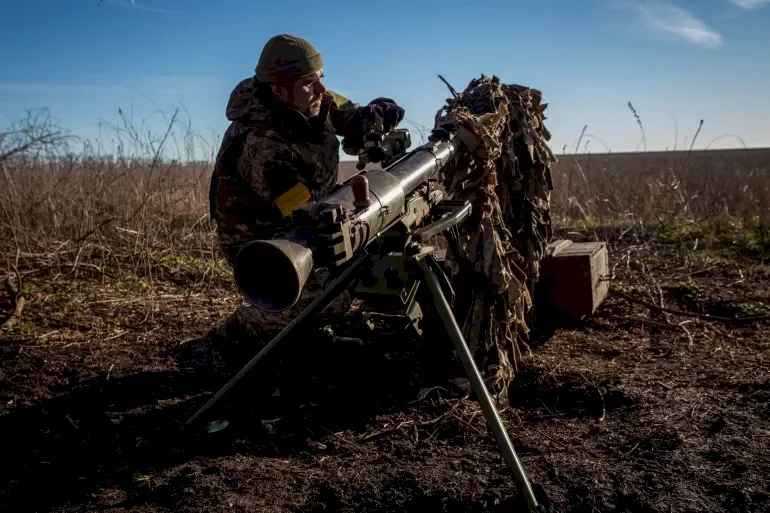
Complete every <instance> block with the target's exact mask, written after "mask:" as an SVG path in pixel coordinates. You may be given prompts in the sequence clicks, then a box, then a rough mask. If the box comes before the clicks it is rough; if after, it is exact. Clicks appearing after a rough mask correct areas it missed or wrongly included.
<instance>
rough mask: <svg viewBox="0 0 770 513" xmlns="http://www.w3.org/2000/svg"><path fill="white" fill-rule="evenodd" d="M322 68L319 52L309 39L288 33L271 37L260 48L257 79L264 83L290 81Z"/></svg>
mask: <svg viewBox="0 0 770 513" xmlns="http://www.w3.org/2000/svg"><path fill="white" fill-rule="evenodd" d="M321 68H323V60H321V54H320V53H318V50H316V49H315V48H314V47H313V45H311V44H310V42H309V41H306V40H305V39H302V38H300V37H297V36H292V35H289V34H280V35H277V36H275V37H273V38H271V39H270V40H269V41H268V42H267V43H266V44H265V47H264V48H263V49H262V54H261V55H260V56H259V63H258V64H257V68H256V70H255V71H256V76H257V80H259V81H260V82H266V83H275V82H285V81H292V80H295V79H297V78H300V77H303V76H305V75H309V74H311V73H316V72H318V71H320V70H321Z"/></svg>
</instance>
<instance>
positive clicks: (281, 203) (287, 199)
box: [273, 183, 311, 217]
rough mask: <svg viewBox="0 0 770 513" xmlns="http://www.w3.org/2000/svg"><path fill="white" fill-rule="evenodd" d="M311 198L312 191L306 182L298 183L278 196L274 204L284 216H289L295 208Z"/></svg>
mask: <svg viewBox="0 0 770 513" xmlns="http://www.w3.org/2000/svg"><path fill="white" fill-rule="evenodd" d="M310 198H311V196H310V191H309V190H308V188H307V187H305V184H303V183H298V184H297V185H295V186H294V187H292V188H291V189H289V190H288V191H286V192H284V193H283V194H281V195H280V196H278V197H277V198H276V199H275V201H274V202H273V206H274V207H276V208H278V210H280V211H281V214H282V215H283V216H284V217H287V216H290V215H291V213H292V212H293V211H294V209H296V208H298V207H301V206H302V205H304V204H305V203H307V202H308V201H310Z"/></svg>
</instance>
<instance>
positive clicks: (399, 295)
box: [185, 125, 539, 510]
mask: <svg viewBox="0 0 770 513" xmlns="http://www.w3.org/2000/svg"><path fill="white" fill-rule="evenodd" d="M474 141H475V139H474V137H473V136H471V135H470V134H469V133H468V132H466V131H464V129H462V128H459V127H456V126H453V125H444V126H441V127H439V128H437V129H434V130H433V131H432V133H431V135H430V137H429V139H428V142H427V143H425V144H423V145H421V146H419V147H417V148H415V149H414V150H412V151H410V152H408V153H407V149H408V148H409V146H410V145H411V139H410V135H409V132H408V131H407V130H404V129H399V130H395V131H393V132H391V133H389V134H387V135H381V134H370V135H369V136H367V137H366V139H365V143H364V148H363V149H362V150H360V153H359V154H358V168H359V170H361V169H363V167H364V166H365V165H366V164H367V163H369V162H374V163H382V164H383V169H374V170H369V171H362V172H360V173H358V174H356V175H354V176H353V177H351V178H350V179H348V180H346V181H345V182H343V183H341V184H339V186H338V187H337V188H336V189H335V190H334V191H333V192H332V193H331V194H330V195H329V196H327V197H326V198H325V199H323V200H322V201H320V202H318V203H317V204H316V205H315V207H316V210H315V211H316V214H315V215H314V216H313V217H312V218H313V221H312V222H310V223H305V226H304V228H303V229H302V230H299V231H294V232H292V233H291V234H290V235H287V236H279V237H277V238H274V239H271V240H258V241H252V242H249V243H248V244H246V245H244V246H243V247H242V249H241V250H240V251H239V253H238V255H237V257H236V260H235V265H234V276H235V281H236V283H237V285H238V287H239V288H240V290H241V292H242V294H243V296H244V297H245V298H246V300H248V301H249V302H250V303H251V304H252V305H254V306H255V307H257V308H260V309H263V310H266V311H272V312H277V311H283V310H286V309H288V308H290V307H291V306H293V305H294V304H295V303H296V302H297V300H298V299H299V297H300V293H301V291H302V288H303V286H304V284H305V282H306V281H307V279H308V277H309V276H310V273H311V272H312V270H313V269H314V268H317V267H326V268H328V269H329V270H330V271H332V277H331V278H330V279H329V280H328V281H327V283H326V285H325V287H324V290H323V292H322V293H321V294H320V295H319V296H317V297H316V299H314V300H313V301H312V302H311V303H310V304H309V305H308V306H307V307H306V308H305V309H304V310H302V311H301V312H300V313H299V314H298V315H297V317H295V318H294V319H293V320H292V321H291V322H290V323H289V324H288V325H287V326H286V328H284V329H283V330H282V331H281V332H280V333H279V334H278V335H277V336H276V337H275V338H273V339H272V340H271V341H270V342H269V343H268V344H267V345H266V346H265V347H264V348H263V349H262V350H261V351H260V352H259V353H258V354H257V355H256V356H255V357H254V358H252V359H251V360H250V361H249V362H248V363H247V364H246V366H244V367H243V368H242V369H241V370H240V371H239V372H238V373H237V374H236V375H235V376H234V377H233V378H232V379H231V380H230V381H229V382H228V383H227V384H225V385H224V386H223V387H222V388H221V389H220V390H219V391H218V392H217V393H216V394H215V395H214V396H213V397H212V398H211V399H210V400H209V401H208V402H207V403H206V404H205V405H204V406H203V407H201V408H200V409H199V410H198V411H197V412H196V413H195V414H194V415H193V416H192V417H190V419H189V420H188V421H187V422H186V423H185V427H187V426H189V425H191V424H193V423H194V422H195V421H196V420H197V419H198V418H200V417H201V415H203V414H204V413H205V412H206V411H207V410H208V409H209V408H211V407H212V406H213V405H214V404H215V403H217V402H218V401H220V400H221V399H222V397H223V396H224V395H225V394H227V393H228V392H229V391H230V390H231V389H232V388H233V387H234V386H235V385H236V384H237V383H238V382H239V381H240V380H241V379H242V378H243V377H244V376H246V375H247V374H248V373H249V372H251V370H252V369H253V368H254V366H255V365H256V364H257V363H258V362H259V361H260V360H262V359H263V358H264V357H265V356H266V355H267V354H268V353H269V352H270V351H271V350H272V349H274V348H275V347H276V346H277V345H279V344H281V343H282V342H284V341H285V340H286V339H287V338H288V337H289V336H290V335H291V333H292V331H293V330H295V329H296V328H297V326H299V325H301V324H303V323H305V322H307V320H308V319H313V318H314V317H315V316H316V315H317V314H319V313H320V312H321V311H322V310H323V309H324V308H326V307H327V306H328V305H329V304H330V303H331V302H332V301H333V300H334V299H335V298H336V297H337V296H338V295H339V294H340V293H341V292H342V291H343V290H344V289H349V290H350V289H352V291H353V294H354V296H355V297H356V298H357V299H360V300H361V310H362V311H364V312H365V315H369V316H371V317H372V318H376V317H377V316H380V315H381V316H384V317H388V318H391V319H392V318H394V317H396V318H402V319H403V320H404V321H405V325H407V326H411V327H413V328H414V329H415V330H416V331H417V332H418V333H421V329H420V327H419V326H420V320H421V319H422V317H423V312H422V308H421V306H420V302H419V301H418V299H417V298H418V291H419V292H422V293H423V294H422V296H423V297H425V290H424V287H425V286H426V285H427V288H428V294H427V297H428V298H430V300H431V301H432V304H433V307H434V308H435V309H436V311H437V312H438V314H439V316H440V318H441V321H442V322H443V325H444V326H445V327H446V330H447V333H448V335H449V338H450V339H451V340H452V342H453V344H454V347H455V350H456V351H457V354H458V355H459V357H460V360H461V362H462V365H463V367H464V369H465V372H466V373H467V375H468V378H469V380H470V382H471V384H472V386H473V391H474V392H475V394H476V397H477V398H478V401H479V403H480V404H481V407H482V410H483V412H484V415H485V417H486V420H487V423H488V425H489V426H490V428H491V429H492V431H493V432H494V434H495V438H496V439H497V443H498V445H499V446H500V449H501V452H502V455H503V457H504V458H505V461H506V463H507V465H508V467H509V468H510V469H511V470H512V471H513V474H514V476H515V480H516V484H517V487H518V490H519V496H520V497H522V496H523V497H524V499H525V501H526V503H527V506H528V507H529V508H530V509H533V510H534V509H538V508H539V504H538V500H537V498H536V497H535V493H534V492H533V488H532V485H531V484H530V482H529V480H528V478H527V475H526V473H525V471H524V468H523V467H522V465H521V462H520V460H519V458H518V456H517V454H516V451H515V450H514V448H513V444H512V443H511V440H510V439H509V437H508V433H507V431H506V429H505V426H504V425H503V423H502V420H501V418H500V415H499V413H498V411H497V408H496V407H495V404H494V402H493V400H492V398H491V396H490V393H489V391H488V390H487V387H486V386H485V384H484V381H483V379H482V377H481V374H480V372H479V370H478V368H477V366H476V364H475V362H474V360H473V357H472V355H471V352H470V350H469V348H468V346H467V344H466V342H465V340H464V337H463V335H462V331H461V329H460V327H459V326H458V323H457V320H456V319H455V316H454V314H453V311H452V306H451V305H450V301H453V299H454V292H453V289H452V286H451V282H450V280H449V278H448V277H447V275H446V273H445V272H444V270H443V269H442V266H441V264H440V263H439V262H438V261H437V259H436V257H435V255H434V250H435V248H433V247H431V246H429V245H428V244H427V243H428V242H429V241H430V240H431V239H432V238H434V237H435V236H437V235H444V236H445V238H446V240H447V241H448V244H449V245H450V247H451V248H452V249H453V253H454V255H460V254H461V253H460V251H459V231H458V226H459V225H460V224H461V223H462V222H463V221H464V220H465V219H466V218H467V217H468V215H469V214H470V213H471V204H470V203H469V202H466V201H456V200H452V199H451V198H448V197H446V196H447V194H446V193H445V192H444V191H443V190H442V189H441V187H440V185H439V184H440V183H441V181H440V178H441V176H442V174H443V172H444V171H445V170H446V168H447V166H448V165H449V163H450V161H451V159H452V158H453V157H454V156H455V154H457V153H458V152H460V151H471V149H472V148H471V147H472V146H475V144H474ZM343 149H345V151H346V152H347V151H348V149H347V147H346V146H345V143H344V142H343ZM318 211H320V216H319V215H318V214H317V212H318ZM308 225H309V226H308ZM466 264H467V263H466ZM264 269H270V272H269V273H265V272H264ZM421 287H423V289H422V290H420V288H421ZM447 296H449V299H448V298H447Z"/></svg>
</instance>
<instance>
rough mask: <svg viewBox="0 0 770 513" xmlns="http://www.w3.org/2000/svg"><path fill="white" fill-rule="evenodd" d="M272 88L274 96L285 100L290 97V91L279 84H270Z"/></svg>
mask: <svg viewBox="0 0 770 513" xmlns="http://www.w3.org/2000/svg"><path fill="white" fill-rule="evenodd" d="M270 90H271V91H273V96H275V97H276V98H277V99H278V100H281V101H283V102H285V101H287V100H288V99H289V91H288V90H287V89H286V88H285V87H282V86H280V85H279V84H270Z"/></svg>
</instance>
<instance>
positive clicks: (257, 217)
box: [209, 77, 403, 335]
mask: <svg viewBox="0 0 770 513" xmlns="http://www.w3.org/2000/svg"><path fill="white" fill-rule="evenodd" d="M383 102H385V103H383ZM394 107H395V108H398V107H397V106H396V105H395V103H392V100H388V99H377V100H374V101H373V102H372V103H370V104H369V105H368V106H365V107H360V106H359V105H357V104H354V103H352V102H350V101H349V100H348V99H346V98H345V97H343V96H341V95H339V94H336V93H333V92H331V91H327V93H326V95H325V98H324V101H323V105H322V107H321V113H320V114H319V115H318V116H317V117H315V118H308V117H306V116H304V115H303V114H301V113H300V112H299V111H297V110H294V109H292V108H290V107H288V106H286V105H284V104H282V103H280V102H278V101H275V100H273V97H272V93H271V91H270V89H269V86H267V85H264V84H261V83H259V82H257V81H256V80H255V79H254V78H253V77H252V78H249V79H246V80H243V81H242V82H241V83H239V84H238V85H237V86H236V87H235V89H234V90H233V92H232V94H231V95H230V100H229V102H228V105H227V118H228V119H229V120H230V121H232V123H231V124H230V127H229V128H228V129H227V131H226V133H225V135H224V138H223V141H222V146H221V148H220V151H219V154H218V155H217V159H216V162H215V165H214V171H213V173H212V177H211V185H210V191H209V201H210V209H211V212H210V214H211V218H212V219H213V220H214V223H215V225H216V228H217V238H218V245H219V248H220V250H221V252H222V254H223V255H224V256H225V258H226V259H227V261H228V262H229V263H230V265H231V266H232V265H234V262H235V257H236V255H237V253H238V251H239V250H240V248H241V247H242V245H243V244H245V243H247V242H249V241H252V240H257V239H271V238H273V237H274V236H276V235H277V234H280V233H283V232H287V231H290V230H291V224H292V217H291V215H285V213H283V212H282V211H281V209H280V208H277V205H276V202H277V201H278V200H280V198H282V197H285V195H286V194H289V195H291V191H294V190H297V189H296V188H297V187H298V186H299V187H300V188H301V190H302V191H305V193H306V194H307V200H308V201H309V202H310V203H307V204H306V206H309V205H311V204H312V202H316V201H318V200H321V199H322V198H324V197H326V196H328V195H329V193H330V192H331V191H332V189H333V187H334V186H335V184H336V183H337V173H338V166H339V147H340V142H339V140H338V139H337V136H341V137H343V138H344V139H345V142H346V145H347V146H349V147H351V148H354V149H355V148H357V147H358V148H360V147H361V146H362V145H363V135H364V134H365V133H368V132H370V131H377V130H379V131H381V130H382V129H383V124H387V122H388V121H389V120H391V119H392V115H390V111H389V109H390V110H392V109H393V108H394ZM398 109H400V108H398ZM400 116H401V117H403V110H401V112H400ZM399 120H400V119H399ZM300 196H301V194H300ZM300 196H298V200H300V201H302V200H304V198H303V197H300ZM306 211H307V210H306ZM289 213H290V211H289ZM323 276H324V275H323V273H322V272H321V274H319V271H314V273H313V274H312V275H311V277H310V278H309V280H308V282H309V283H308V284H307V286H306V289H307V290H305V291H303V293H302V294H303V296H302V298H303V299H301V300H300V301H299V302H298V303H297V305H295V306H294V307H293V308H291V309H289V310H287V311H285V312H280V313H267V312H263V311H260V310H258V309H256V308H254V307H252V306H250V305H248V304H243V305H241V306H240V307H239V308H238V309H237V311H236V312H235V313H234V314H233V315H232V316H231V317H230V319H229V320H228V321H227V322H226V323H225V324H226V325H232V324H233V323H235V324H238V325H242V326H245V327H246V328H247V329H248V331H249V332H250V333H252V334H255V335H260V333H262V332H263V331H265V330H268V331H274V330H277V329H280V328H282V327H283V326H285V325H286V324H288V323H289V322H290V321H291V319H292V318H293V317H294V316H296V315H297V314H298V313H299V312H300V311H301V310H302V305H304V304H308V303H310V301H312V299H313V298H314V297H315V295H316V294H317V293H318V292H320V285H319V284H320V281H319V280H321V279H322V278H323ZM339 301H342V300H340V299H339V298H338V303H337V307H330V308H329V309H327V311H331V310H335V308H336V310H340V308H341V306H340V305H341V303H339Z"/></svg>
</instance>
